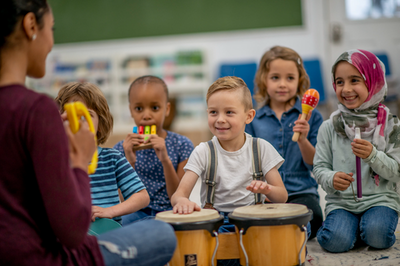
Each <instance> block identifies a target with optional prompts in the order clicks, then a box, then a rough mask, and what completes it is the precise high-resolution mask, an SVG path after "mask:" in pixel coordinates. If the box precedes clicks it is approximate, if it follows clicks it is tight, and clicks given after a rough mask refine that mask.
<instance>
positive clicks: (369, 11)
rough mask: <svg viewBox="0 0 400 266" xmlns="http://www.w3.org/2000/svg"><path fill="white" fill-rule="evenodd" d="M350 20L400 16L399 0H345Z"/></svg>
mask: <svg viewBox="0 0 400 266" xmlns="http://www.w3.org/2000/svg"><path fill="white" fill-rule="evenodd" d="M346 15H347V18H348V19H350V20H363V19H380V18H400V0H346Z"/></svg>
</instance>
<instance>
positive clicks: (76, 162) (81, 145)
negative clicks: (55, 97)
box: [64, 120, 96, 172]
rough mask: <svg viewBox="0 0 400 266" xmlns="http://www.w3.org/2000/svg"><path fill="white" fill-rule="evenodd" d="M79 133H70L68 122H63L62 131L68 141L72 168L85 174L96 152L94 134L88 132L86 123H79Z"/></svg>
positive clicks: (81, 121) (82, 121)
mask: <svg viewBox="0 0 400 266" xmlns="http://www.w3.org/2000/svg"><path fill="white" fill-rule="evenodd" d="M79 124H80V127H79V131H78V132H76V133H75V134H73V133H72V131H71V129H70V127H69V122H68V121H65V122H64V129H65V132H66V134H67V137H68V140H69V156H70V159H71V164H72V167H73V168H81V169H82V170H84V171H85V172H86V171H87V169H88V165H89V163H90V161H91V160H92V157H93V154H94V152H95V151H96V141H95V140H94V134H93V133H92V132H91V131H90V130H89V125H88V123H87V122H86V121H84V120H80V121H79Z"/></svg>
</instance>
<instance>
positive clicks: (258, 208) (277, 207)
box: [232, 203, 308, 218]
mask: <svg viewBox="0 0 400 266" xmlns="http://www.w3.org/2000/svg"><path fill="white" fill-rule="evenodd" d="M307 212H308V208H307V206H305V205H302V204H295V203H281V204H279V203H277V204H272V203H271V204H259V205H252V206H244V207H239V208H236V209H235V210H234V211H233V213H232V216H235V217H245V218H246V217H254V218H280V217H290V216H296V215H300V214H305V213H307Z"/></svg>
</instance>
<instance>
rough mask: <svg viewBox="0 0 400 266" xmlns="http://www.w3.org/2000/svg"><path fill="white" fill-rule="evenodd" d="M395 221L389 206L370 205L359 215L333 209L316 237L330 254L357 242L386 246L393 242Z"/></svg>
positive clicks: (393, 212)
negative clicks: (370, 206)
mask: <svg viewBox="0 0 400 266" xmlns="http://www.w3.org/2000/svg"><path fill="white" fill-rule="evenodd" d="M397 222H398V215H397V212H396V211H394V210H392V209H390V208H388V207H383V206H379V207H372V208H370V209H368V210H367V211H365V212H363V213H359V214H355V213H352V212H349V211H346V210H343V209H336V210H333V211H331V212H330V213H329V214H328V216H327V217H326V220H325V222H324V223H323V225H322V227H321V228H320V229H319V230H318V233H317V240H318V242H319V244H320V245H321V247H322V248H324V249H326V250H327V251H329V252H333V253H339V252H346V251H348V250H350V249H352V248H353V247H354V246H355V244H356V242H357V243H361V244H362V243H365V244H366V245H368V246H370V247H373V248H376V249H386V248H389V247H391V246H392V245H393V244H394V242H395V241H396V236H395V234H394V232H395V230H396V226H397Z"/></svg>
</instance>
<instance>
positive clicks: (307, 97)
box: [292, 89, 319, 142]
mask: <svg viewBox="0 0 400 266" xmlns="http://www.w3.org/2000/svg"><path fill="white" fill-rule="evenodd" d="M318 102H319V93H318V91H317V90H315V89H309V90H307V91H306V92H305V93H304V95H303V99H302V100H301V109H302V114H301V119H306V118H307V115H308V113H309V112H310V111H311V110H314V108H315V107H317V104H318ZM299 137H300V132H295V133H294V134H293V137H292V140H293V141H294V142H297V140H298V139H299Z"/></svg>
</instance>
